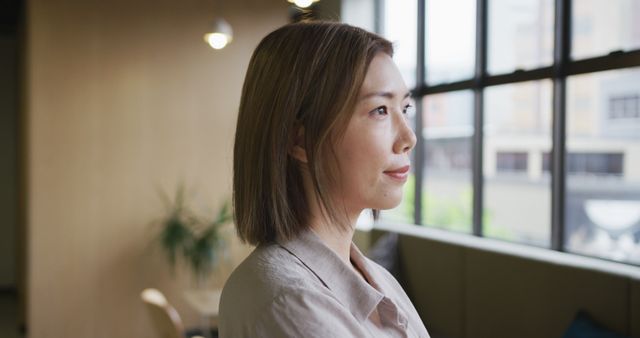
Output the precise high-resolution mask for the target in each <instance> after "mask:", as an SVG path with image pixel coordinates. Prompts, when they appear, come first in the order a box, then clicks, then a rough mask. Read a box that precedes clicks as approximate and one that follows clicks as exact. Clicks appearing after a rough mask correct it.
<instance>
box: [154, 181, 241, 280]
mask: <svg viewBox="0 0 640 338" xmlns="http://www.w3.org/2000/svg"><path fill="white" fill-rule="evenodd" d="M163 199H164V200H165V204H166V205H167V209H168V210H167V215H166V216H165V217H164V218H163V219H162V220H161V221H160V228H161V230H160V236H159V242H160V246H161V247H162V249H163V251H164V253H165V254H166V256H167V258H168V261H169V264H170V265H171V268H172V271H173V272H174V273H175V267H176V265H178V264H184V265H186V266H187V267H188V268H189V270H191V272H192V275H193V277H194V280H195V283H196V286H201V285H202V284H203V283H204V282H205V281H206V280H207V278H208V277H209V276H210V274H211V273H212V272H213V270H214V269H215V267H216V264H217V263H218V262H219V260H220V258H221V256H223V255H224V251H225V248H224V245H225V243H224V241H223V240H222V238H221V236H220V232H219V230H220V227H221V226H222V225H224V224H226V223H227V222H229V221H230V220H231V213H230V210H229V209H230V208H229V203H228V202H224V203H223V204H222V205H221V206H220V208H219V209H218V211H217V215H216V216H215V217H214V218H213V219H207V218H204V217H201V216H199V215H197V214H196V213H194V212H193V211H192V210H191V209H189V208H188V207H187V205H186V202H185V196H184V189H183V188H182V187H180V188H178V190H177V192H176V195H175V198H174V200H173V201H171V200H170V199H169V198H167V196H166V195H163Z"/></svg>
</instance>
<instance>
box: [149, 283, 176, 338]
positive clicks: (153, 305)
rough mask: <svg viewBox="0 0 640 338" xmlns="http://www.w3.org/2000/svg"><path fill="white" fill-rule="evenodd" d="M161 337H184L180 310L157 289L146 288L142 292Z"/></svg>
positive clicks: (158, 335) (158, 334)
mask: <svg viewBox="0 0 640 338" xmlns="http://www.w3.org/2000/svg"><path fill="white" fill-rule="evenodd" d="M140 298H142V301H143V302H144V303H145V305H146V307H147V310H148V311H149V315H150V316H151V320H152V322H153V326H154V327H155V329H156V333H157V337H159V338H183V337H184V336H183V332H184V326H183V325H182V319H181V318H180V315H179V314H178V311H176V309H175V308H174V307H173V306H171V304H169V302H168V301H167V298H165V296H164V295H163V294H162V292H160V291H159V290H157V289H145V290H143V291H142V293H141V294H140Z"/></svg>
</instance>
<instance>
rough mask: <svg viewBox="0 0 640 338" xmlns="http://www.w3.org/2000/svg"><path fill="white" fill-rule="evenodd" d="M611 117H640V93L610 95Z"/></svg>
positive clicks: (615, 118) (614, 118) (612, 118)
mask: <svg viewBox="0 0 640 338" xmlns="http://www.w3.org/2000/svg"><path fill="white" fill-rule="evenodd" d="M609 119H611V120H618V119H640V94H630V95H626V96H625V95H621V96H611V97H609Z"/></svg>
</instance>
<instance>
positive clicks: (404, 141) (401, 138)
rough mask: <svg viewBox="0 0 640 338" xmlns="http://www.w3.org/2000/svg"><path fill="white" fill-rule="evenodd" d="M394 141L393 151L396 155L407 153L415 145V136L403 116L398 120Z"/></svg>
mask: <svg viewBox="0 0 640 338" xmlns="http://www.w3.org/2000/svg"><path fill="white" fill-rule="evenodd" d="M397 135H398V136H397V138H396V141H395V143H394V145H393V151H394V152H395V153H397V154H402V153H407V152H409V151H411V149H413V147H415V145H416V141H417V139H416V134H415V133H414V132H413V129H411V126H410V125H409V120H407V119H406V118H405V117H404V116H402V117H401V118H400V121H399V123H398V133H397Z"/></svg>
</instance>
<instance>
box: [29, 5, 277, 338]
mask: <svg viewBox="0 0 640 338" xmlns="http://www.w3.org/2000/svg"><path fill="white" fill-rule="evenodd" d="M212 3H213V2H211V1H200V0H193V1H191V0H190V1H167V0H165V1H152V0H135V1H124V0H116V1H97V0H85V1H73V0H59V1H44V0H33V1H29V2H28V5H27V13H28V14H27V46H26V47H27V60H26V72H27V79H26V80H27V83H26V93H25V94H26V111H25V114H26V118H25V121H26V123H27V125H26V132H27V135H26V140H27V145H28V148H27V150H26V151H27V154H26V157H27V163H28V168H27V173H26V174H27V198H28V200H27V201H28V202H27V203H28V205H27V211H26V213H27V214H26V216H27V224H28V232H27V245H28V277H27V278H28V285H27V288H28V303H27V304H28V323H27V324H28V329H29V333H30V336H31V337H52V338H56V337H70V336H78V337H153V336H154V334H153V331H151V328H150V323H149V322H148V320H147V316H146V315H147V314H146V313H145V312H144V308H143V306H142V304H141V303H140V300H139V296H138V295H139V292H140V291H141V290H142V289H143V288H145V287H149V286H155V287H159V288H160V289H162V290H163V291H165V292H166V293H167V296H168V297H169V299H170V300H171V301H172V302H174V303H175V305H176V307H177V308H178V310H179V311H180V312H181V313H182V314H183V317H184V318H185V321H186V322H187V324H194V323H195V322H196V320H197V318H196V316H195V313H194V312H193V311H192V310H191V309H190V308H189V307H188V306H187V305H186V304H185V302H184V301H183V300H182V290H184V288H185V287H188V286H189V284H190V281H189V278H187V277H186V276H185V274H179V276H178V278H177V280H176V279H173V278H171V275H170V274H169V272H168V269H167V267H166V264H165V262H164V260H163V259H162V257H161V256H160V253H159V252H158V251H157V250H156V249H155V248H154V247H153V246H152V245H151V244H150V243H151V241H152V236H153V234H154V232H153V230H154V229H153V228H152V226H151V224H150V223H151V222H152V220H154V219H157V218H158V217H159V216H161V215H162V212H163V208H162V204H161V202H160V200H159V198H158V196H157V189H158V188H163V189H165V190H168V191H170V192H172V191H173V189H175V187H176V186H177V185H178V183H179V182H185V183H186V185H187V187H188V188H189V189H190V190H191V191H193V192H194V194H197V195H198V196H194V197H193V201H195V202H197V204H196V207H198V208H201V209H206V208H210V206H209V205H207V203H210V204H216V205H217V204H218V202H220V201H221V200H222V199H224V198H227V197H229V196H230V191H231V167H232V164H231V162H232V161H231V160H232V145H233V135H234V128H235V119H236V111H237V106H238V103H239V97H240V89H241V86H242V81H243V79H244V73H245V70H246V66H247V64H248V61H249V58H250V55H251V52H252V50H253V48H255V46H256V45H257V43H258V41H259V40H260V39H261V38H262V37H263V36H264V35H265V34H266V33H267V32H268V31H270V30H273V29H274V28H276V27H278V26H280V25H282V24H284V23H286V22H287V6H288V5H287V3H286V2H285V1H281V0H269V1H257V0H241V1H233V2H224V3H223V2H220V1H218V2H217V3H219V4H223V7H222V8H219V9H220V12H214V11H213V8H212V6H211V5H212ZM217 14H219V15H222V16H224V17H225V18H226V19H227V20H228V21H229V22H230V24H231V25H232V26H233V28H234V32H235V39H234V41H233V43H232V44H231V45H229V46H228V47H227V48H225V49H224V50H221V51H214V50H212V49H211V48H209V47H208V46H207V45H206V44H205V43H204V42H203V39H202V35H203V34H204V33H205V31H207V29H208V28H209V27H208V25H209V24H210V22H211V20H212V18H213V17H214V16H215V15H217ZM239 248H240V249H238V252H239V253H242V252H245V251H246V250H243V249H242V247H239ZM245 249H246V248H245ZM221 280H223V278H219V280H218V282H220V281H221ZM220 283H221V282H220Z"/></svg>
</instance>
